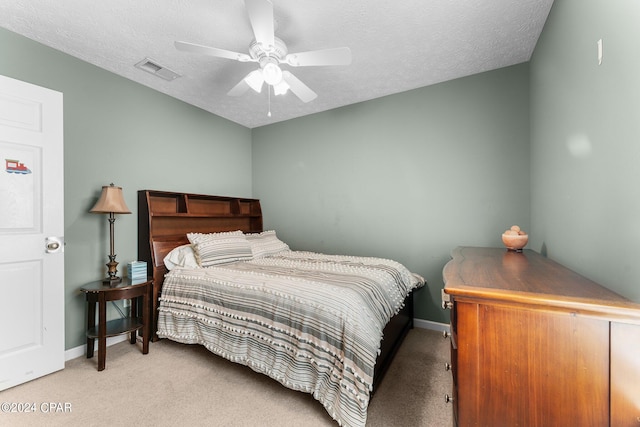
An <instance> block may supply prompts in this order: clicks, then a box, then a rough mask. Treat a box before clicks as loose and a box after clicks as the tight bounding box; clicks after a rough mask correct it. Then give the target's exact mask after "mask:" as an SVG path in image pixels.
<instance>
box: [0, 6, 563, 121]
mask: <svg viewBox="0 0 640 427" xmlns="http://www.w3.org/2000/svg"><path fill="white" fill-rule="evenodd" d="M272 2H273V5H274V10H275V20H276V36H277V37H279V38H281V39H282V40H284V42H285V43H286V44H287V47H288V49H289V52H303V51H309V50H317V49H325V48H332V47H342V46H347V47H349V48H350V49H351V52H352V55H353V61H352V63H351V65H348V66H333V67H297V68H293V67H288V66H284V67H283V68H287V69H289V70H290V71H291V72H292V73H293V74H294V75H295V76H296V77H298V78H299V79H300V80H302V81H303V82H304V83H305V84H306V85H307V86H309V87H310V88H311V89H312V90H313V91H315V92H316V93H317V94H318V97H317V98H316V99H315V100H314V101H311V102H309V103H306V104H305V103H302V102H301V101H300V100H299V99H298V98H297V97H296V96H295V95H293V94H291V93H288V94H286V95H282V96H277V97H276V96H273V94H272V96H271V113H272V116H271V117H268V116H267V111H268V97H267V91H266V90H263V91H262V93H256V92H253V91H251V90H249V91H247V92H246V93H245V94H244V95H243V96H240V97H230V96H227V92H228V91H229V90H230V89H231V88H232V87H233V86H235V85H236V83H238V82H239V81H240V80H241V79H242V78H243V77H244V76H245V75H246V74H247V73H249V72H250V71H252V70H253V69H255V68H257V65H256V64H255V63H241V62H236V61H232V60H228V59H221V58H215V57H211V56H204V55H199V54H195V53H187V52H182V51H178V50H177V49H175V47H174V41H176V40H182V41H188V42H192V43H197V44H202V45H207V46H213V47H217V48H222V49H226V50H231V51H235V52H241V53H248V48H249V43H250V42H251V41H252V40H253V33H252V30H251V26H250V23H249V19H248V17H247V14H246V11H245V8H244V3H243V1H242V0H163V1H160V0H136V1H131V0H104V1H87V0H57V1H51V0H2V1H0V26H1V27H4V28H6V29H8V30H11V31H13V32H16V33H18V34H21V35H24V36H26V37H29V38H31V39H33V40H36V41H38V42H40V43H43V44H45V45H47V46H50V47H52V48H54V49H57V50H60V51H62V52H66V53H68V54H70V55H73V56H75V57H77V58H80V59H82V60H84V61H87V62H89V63H91V64H94V65H97V66H98V67H101V68H104V69H106V70H109V71H111V72H114V73H116V74H118V75H121V76H123V77H126V78H128V79H131V80H133V81H136V82H138V83H141V84H143V85H146V86H148V87H150V88H153V89H155V90H158V91H160V92H162V93H165V94H167V95H170V96H172V97H175V98H177V99H180V100H182V101H184V102H187V103H189V104H193V105H195V106H197V107H200V108H202V109H204V110H207V111H209V112H211V113H213V114H216V115H218V116H221V117H224V118H227V119H229V120H231V121H234V122H236V123H239V124H241V125H243V126H246V127H248V128H254V127H257V126H262V125H266V124H269V123H275V122H279V121H283V120H288V119H292V118H295V117H300V116H304V115H307V114H312V113H316V112H320V111H325V110H330V109H333V108H336V107H341V106H344V105H349V104H353V103H357V102H361V101H366V100H370V99H373V98H378V97H381V96H385V95H390V94H394V93H398V92H403V91H407V90H411V89H415V88H418V87H423V86H428V85H431V84H434V83H439V82H443V81H447V80H451V79H455V78H458V77H463V76H468V75H472V74H476V73H480V72H484V71H489V70H493V69H497V68H501V67H506V66H509V65H514V64H518V63H522V62H526V61H528V60H529V59H530V57H531V54H532V53H533V50H534V48H535V45H536V42H537V40H538V37H539V35H540V33H541V31H542V28H543V26H544V22H545V20H546V19H547V16H548V14H549V10H550V8H551V5H552V3H553V0H402V1H392V0H350V1H339V0H321V1H310V0H272ZM145 57H149V58H151V59H153V60H154V61H155V62H157V63H159V64H161V65H163V66H165V67H167V68H169V69H171V70H173V71H175V72H177V73H178V74H180V75H181V76H182V77H180V78H178V79H176V80H173V81H171V82H169V81H165V80H163V79H160V78H158V77H157V76H154V75H152V74H149V73H146V72H144V71H142V70H140V69H138V68H135V67H134V65H135V64H136V63H138V62H140V61H141V60H143V59H144V58H145Z"/></svg>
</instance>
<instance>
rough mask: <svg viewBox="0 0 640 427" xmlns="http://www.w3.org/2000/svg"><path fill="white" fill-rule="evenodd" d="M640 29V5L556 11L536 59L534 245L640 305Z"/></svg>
mask: <svg viewBox="0 0 640 427" xmlns="http://www.w3.org/2000/svg"><path fill="white" fill-rule="evenodd" d="M638 22H640V2H638V1H637V0H615V1H605V0H556V1H555V3H554V5H553V8H552V10H551V14H550V16H549V19H548V21H547V23H546V25H545V28H544V31H543V34H542V37H541V38H540V40H539V41H538V45H537V47H536V50H535V53H534V56H533V58H532V61H531V152H532V154H531V164H532V180H531V183H532V191H531V192H532V202H531V209H532V214H531V216H532V230H531V231H532V233H531V243H532V247H533V248H534V249H537V250H541V251H543V252H544V253H546V254H547V255H548V256H549V257H550V258H552V259H555V260H557V261H558V262H560V263H562V264H564V265H566V266H568V267H570V268H572V269H573V270H576V271H577V272H579V273H580V274H582V275H585V276H587V277H589V278H591V279H592V280H595V281H596V282H598V283H601V284H602V285H604V286H606V287H608V288H610V289H612V290H614V291H616V292H618V293H620V294H622V295H624V296H626V297H627V298H630V299H633V300H634V301H638V302H640V263H639V262H638V255H640V190H638V184H639V183H640V55H638V40H640V26H639V25H638ZM599 39H602V40H603V47H604V52H603V53H604V55H603V62H602V65H598V62H597V41H598V40H599Z"/></svg>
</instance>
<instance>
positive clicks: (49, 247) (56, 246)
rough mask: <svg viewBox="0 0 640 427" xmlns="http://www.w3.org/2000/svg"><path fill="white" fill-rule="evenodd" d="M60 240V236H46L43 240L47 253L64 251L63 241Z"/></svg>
mask: <svg viewBox="0 0 640 427" xmlns="http://www.w3.org/2000/svg"><path fill="white" fill-rule="evenodd" d="M62 240H63V238H62V237H47V238H46V240H45V247H46V251H47V253H48V254H52V253H55V252H64V243H63V241H62Z"/></svg>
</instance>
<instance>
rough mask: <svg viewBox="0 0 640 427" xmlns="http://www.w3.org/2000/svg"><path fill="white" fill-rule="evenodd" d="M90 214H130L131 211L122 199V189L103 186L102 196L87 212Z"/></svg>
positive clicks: (113, 186)
mask: <svg viewBox="0 0 640 427" xmlns="http://www.w3.org/2000/svg"><path fill="white" fill-rule="evenodd" d="M89 212H91V213H118V214H130V213H131V211H130V210H129V208H128V207H127V204H126V203H125V202H124V197H122V187H116V186H115V185H113V184H111V185H105V186H103V187H102V194H100V198H99V199H98V201H97V202H96V204H95V206H94V207H93V208H91V210H90V211H89Z"/></svg>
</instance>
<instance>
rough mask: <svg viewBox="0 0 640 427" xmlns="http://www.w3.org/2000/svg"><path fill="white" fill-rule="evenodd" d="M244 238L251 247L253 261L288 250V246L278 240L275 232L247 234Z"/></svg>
mask: <svg viewBox="0 0 640 427" xmlns="http://www.w3.org/2000/svg"><path fill="white" fill-rule="evenodd" d="M246 236H247V240H248V241H249V244H250V245H251V252H252V253H253V258H254V259H258V258H264V257H267V256H271V255H275V254H277V253H279V252H282V251H288V250H289V246H288V245H287V244H286V243H284V242H283V241H282V240H280V239H278V237H277V236H276V232H275V231H273V230H269V231H263V232H262V233H255V234H247V235H246Z"/></svg>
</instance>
